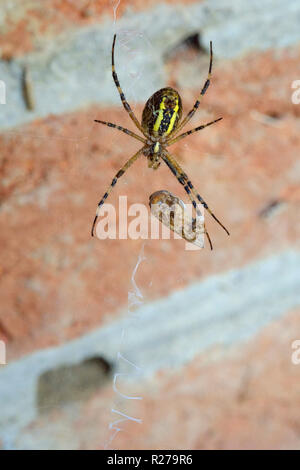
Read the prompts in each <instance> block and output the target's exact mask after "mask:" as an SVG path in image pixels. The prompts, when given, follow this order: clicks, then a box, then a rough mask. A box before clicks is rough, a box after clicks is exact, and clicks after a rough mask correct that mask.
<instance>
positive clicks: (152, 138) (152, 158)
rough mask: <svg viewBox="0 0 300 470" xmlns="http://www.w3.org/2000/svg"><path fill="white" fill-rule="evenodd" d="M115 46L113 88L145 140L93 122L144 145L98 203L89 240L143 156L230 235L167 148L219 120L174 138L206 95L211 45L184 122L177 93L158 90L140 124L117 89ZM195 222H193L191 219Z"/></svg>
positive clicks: (117, 175) (119, 172)
mask: <svg viewBox="0 0 300 470" xmlns="http://www.w3.org/2000/svg"><path fill="white" fill-rule="evenodd" d="M115 43H116V34H115V35H114V38H113V43H112V77H113V80H114V82H115V85H116V87H117V89H118V92H119V95H120V98H121V101H122V104H123V106H124V108H125V110H126V111H127V113H128V114H129V116H130V118H131V119H132V121H133V122H134V124H135V125H136V127H137V128H138V129H139V130H140V132H141V133H142V134H143V136H144V137H142V136H140V135H138V134H135V133H134V132H132V131H130V130H128V129H125V128H124V127H122V126H118V125H116V124H113V123H111V122H106V121H100V120H97V119H95V122H98V123H100V124H104V125H106V126H108V127H113V128H115V129H118V130H119V131H122V132H125V134H127V135H130V136H131V137H133V138H134V139H136V140H139V141H140V142H142V143H143V144H144V145H143V147H142V148H140V150H138V152H137V153H136V154H135V155H133V156H132V157H131V158H130V159H129V160H127V162H126V163H125V165H124V166H123V167H122V168H121V169H120V170H119V171H118V173H117V174H116V175H115V177H114V178H113V180H112V182H111V185H110V187H109V188H108V189H107V191H106V193H105V194H104V195H103V197H102V199H101V201H100V202H99V203H98V208H97V211H96V216H95V219H94V222H93V226H92V233H91V234H92V236H93V235H94V229H95V225H96V222H97V219H98V216H99V211H100V207H101V206H102V204H104V202H105V200H106V199H107V197H108V195H109V193H110V191H111V190H112V188H113V187H114V186H115V184H116V183H117V181H118V179H119V178H120V177H121V176H122V175H124V173H125V171H126V170H128V168H129V167H130V166H131V165H132V164H133V163H134V162H135V161H136V160H137V159H138V158H139V157H140V156H142V155H144V156H145V157H147V159H148V167H149V168H153V170H157V168H158V167H159V166H160V164H161V161H164V162H165V163H166V165H167V166H168V167H169V169H170V170H171V171H172V173H173V174H174V175H175V176H176V178H177V180H178V181H179V183H180V184H182V185H183V187H184V189H185V191H186V193H187V194H188V196H189V198H190V200H191V202H192V205H193V207H194V209H195V211H196V214H197V215H201V212H200V210H199V207H198V205H197V204H198V203H197V201H198V202H200V204H202V206H204V208H205V209H206V210H207V211H208V212H209V213H210V214H211V216H212V217H213V218H214V219H215V221H216V222H218V224H219V225H220V226H221V227H222V228H223V229H224V230H225V232H226V233H227V234H228V235H229V232H228V230H227V229H226V228H225V227H224V225H223V224H222V223H221V222H220V221H219V219H217V217H216V216H215V215H214V213H213V212H212V211H211V210H210V208H209V207H208V205H207V204H206V202H205V201H204V199H203V198H202V197H201V196H200V195H199V194H198V193H197V191H196V190H195V188H194V186H193V185H192V183H191V181H190V179H189V177H188V176H187V174H186V173H185V172H184V171H183V169H182V168H181V166H180V165H179V163H177V161H176V159H175V157H174V156H173V155H172V154H171V153H170V152H169V151H168V150H167V147H168V146H169V145H172V144H175V142H178V141H179V140H181V139H183V138H184V137H187V136H188V135H191V134H193V133H194V132H197V131H200V130H202V129H204V128H205V127H207V126H210V125H212V124H214V123H216V122H218V121H220V120H221V119H222V118H218V119H215V120H214V121H211V122H208V123H206V124H203V125H201V126H198V127H196V128H194V129H191V130H189V131H187V132H183V133H182V134H180V135H177V134H178V132H179V131H181V129H182V128H183V127H184V126H185V125H186V124H187V123H188V122H189V121H190V119H191V118H192V117H193V116H194V114H195V112H196V111H197V109H198V107H199V105H200V101H201V98H202V96H203V95H204V94H205V93H206V91H207V89H208V87H209V84H210V78H211V70H212V62H213V51H212V42H210V62H209V69H208V76H207V79H206V81H205V83H204V86H203V88H202V90H201V92H200V96H199V98H198V99H197V101H196V102H195V104H194V107H193V108H192V109H191V111H189V112H188V113H187V115H186V116H185V118H184V119H183V120H181V117H182V102H181V97H180V95H179V93H178V92H177V91H176V90H174V88H171V87H167V88H161V89H160V90H158V91H157V92H155V93H154V94H153V95H152V96H151V97H150V98H149V99H148V101H147V102H146V105H145V107H144V110H143V114H142V121H141V123H140V122H139V121H138V120H137V118H136V116H135V114H134V112H133V111H132V109H131V107H130V105H129V103H128V102H127V101H126V98H125V95H124V93H123V90H122V88H121V86H120V83H119V80H118V76H117V73H116V70H115V58H114V55H115ZM194 220H195V219H194ZM204 230H205V234H206V236H207V239H208V241H209V244H210V248H211V249H213V247H212V242H211V239H210V237H209V234H208V232H207V230H206V228H205V226H204Z"/></svg>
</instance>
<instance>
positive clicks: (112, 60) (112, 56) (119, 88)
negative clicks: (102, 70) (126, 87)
mask: <svg viewBox="0 0 300 470" xmlns="http://www.w3.org/2000/svg"><path fill="white" fill-rule="evenodd" d="M116 37H117V35H116V34H115V35H114V40H113V44H112V51H111V70H112V76H113V80H114V82H115V85H116V87H117V89H118V92H119V95H120V98H121V101H122V104H123V106H124V108H125V110H126V111H127V113H128V114H129V116H130V118H131V119H132V121H133V122H134V124H135V125H136V127H137V128H138V129H139V130H140V131H141V133H142V134H144V135H145V133H144V131H143V128H142V126H141V124H140V123H139V121H138V120H137V118H136V117H135V114H134V112H133V111H132V109H131V107H130V104H129V103H128V102H127V101H126V98H125V95H124V93H123V90H122V88H121V85H120V82H119V79H118V75H117V72H116V70H115V43H116ZM146 137H147V136H146Z"/></svg>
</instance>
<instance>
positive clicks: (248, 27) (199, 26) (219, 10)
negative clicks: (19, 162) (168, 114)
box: [0, 0, 300, 129]
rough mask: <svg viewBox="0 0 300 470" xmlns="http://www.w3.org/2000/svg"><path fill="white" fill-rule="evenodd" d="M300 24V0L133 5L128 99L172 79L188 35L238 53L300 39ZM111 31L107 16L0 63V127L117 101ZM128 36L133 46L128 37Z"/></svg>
mask: <svg viewBox="0 0 300 470" xmlns="http://www.w3.org/2000/svg"><path fill="white" fill-rule="evenodd" d="M12 4H13V2H12ZM1 8H4V7H3V6H0V17H1ZM299 24H300V2H299V0H289V1H288V2H282V1H281V0H263V1H262V0H251V1H246V0H235V1H231V0H230V1H229V0H209V2H208V1H206V2H201V3H200V4H193V5H188V6H186V5H173V6H171V5H164V4H161V5H157V6H156V7H154V8H153V9H151V10H146V11H144V12H142V13H138V14H135V13H130V12H128V13H127V14H126V15H125V16H123V17H122V19H121V20H120V21H118V23H117V32H119V39H120V40H119V41H118V43H117V47H116V56H117V70H118V72H119V75H120V80H121V84H122V86H123V88H124V90H125V91H126V95H127V97H128V99H129V100H130V101H138V102H145V99H146V98H148V97H149V96H150V95H151V94H152V93H153V92H154V91H156V90H157V89H159V88H160V87H162V86H165V85H166V84H167V76H166V73H165V70H164V57H165V56H166V54H167V53H168V52H169V51H170V50H172V48H173V47H174V46H175V45H177V44H178V42H180V41H182V40H184V39H185V38H187V37H189V36H191V35H193V34H197V33H198V34H200V40H201V43H202V45H203V46H204V48H206V49H208V45H209V40H210V39H212V40H213V43H214V51H215V55H216V56H217V57H224V58H233V57H236V56H239V55H241V54H245V53H248V52H249V51H251V50H264V49H268V48H272V47H273V48H279V47H284V46H288V45H291V44H295V43H298V42H299V41H300V27H299ZM114 31H115V26H114V24H113V23H112V22H111V21H110V20H109V19H108V18H107V19H105V20H104V21H103V23H102V24H100V25H96V26H90V27H87V28H82V29H78V30H75V31H72V32H68V34H62V35H60V36H59V37H57V38H56V39H54V40H53V41H49V40H48V41H46V42H42V41H41V44H40V50H39V51H38V52H34V53H31V54H28V55H26V56H25V57H22V59H18V60H15V61H12V62H10V63H7V62H3V61H2V62H0V80H3V81H4V82H5V84H6V104H5V105H3V104H2V105H0V108H1V112H0V129H8V128H11V127H13V126H16V125H20V124H23V123H26V122H30V121H32V120H33V119H36V118H39V117H45V116H47V115H48V114H50V113H54V114H61V113H64V112H69V111H74V110H77V109H80V108H83V107H85V106H89V105H90V104H94V103H98V104H102V105H111V104H114V105H117V104H120V101H119V97H118V94H117V92H116V89H115V88H114V86H113V82H112V78H111V71H110V50H111V42H112V35H113V32H114ZM128 32H130V34H128ZM128 39H129V43H128V45H129V47H130V48H131V52H130V51H128V49H127V46H126V44H125V43H124V41H125V42H126V41H127V40H128ZM25 64H26V65H28V67H29V70H30V76H31V79H32V84H33V91H34V97H35V104H36V107H35V109H34V111H28V110H27V109H26V106H25V103H24V98H23V94H22V73H23V67H24V65H25Z"/></svg>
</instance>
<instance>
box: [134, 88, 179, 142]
mask: <svg viewBox="0 0 300 470" xmlns="http://www.w3.org/2000/svg"><path fill="white" fill-rule="evenodd" d="M181 115H182V104H181V98H180V96H179V94H178V92H177V91H176V90H174V89H173V88H170V87H168V88H162V89H161V90H158V91H157V92H156V93H154V94H153V95H152V96H151V97H150V98H149V100H148V101H147V103H146V105H145V108H144V111H143V116H142V127H143V129H144V130H145V131H146V132H147V133H148V134H149V135H152V136H154V137H158V136H161V137H164V136H169V135H170V134H171V133H172V132H173V131H174V130H175V129H176V127H177V126H178V123H179V120H180V118H181Z"/></svg>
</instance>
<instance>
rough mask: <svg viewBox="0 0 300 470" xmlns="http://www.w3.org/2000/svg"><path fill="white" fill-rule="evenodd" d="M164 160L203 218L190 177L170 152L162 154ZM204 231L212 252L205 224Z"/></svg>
mask: <svg viewBox="0 0 300 470" xmlns="http://www.w3.org/2000/svg"><path fill="white" fill-rule="evenodd" d="M162 159H163V160H164V162H165V163H166V165H167V166H168V167H169V168H170V170H171V171H172V173H173V174H174V175H175V176H176V178H177V179H178V181H179V183H180V184H182V185H183V187H184V190H185V192H186V193H187V195H188V196H189V198H190V200H191V202H192V205H193V207H194V209H195V211H196V214H197V216H198V217H201V216H202V214H201V211H200V210H199V208H198V206H197V203H196V201H195V199H194V197H193V195H192V192H191V189H190V187H189V185H188V183H189V179H188V176H187V175H186V173H184V171H183V170H182V169H181V168H180V167H179V165H177V164H176V161H175V160H174V159H173V158H172V157H171V155H170V154H169V153H168V152H166V151H165V153H163V154H162ZM174 163H175V165H174ZM195 222H196V219H193V225H194V223H195ZM204 231H205V235H206V236H207V239H208V241H209V245H210V249H211V250H212V249H213V245H212V242H211V239H210V236H209V234H208V231H207V230H206V227H205V224H204Z"/></svg>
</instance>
